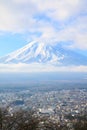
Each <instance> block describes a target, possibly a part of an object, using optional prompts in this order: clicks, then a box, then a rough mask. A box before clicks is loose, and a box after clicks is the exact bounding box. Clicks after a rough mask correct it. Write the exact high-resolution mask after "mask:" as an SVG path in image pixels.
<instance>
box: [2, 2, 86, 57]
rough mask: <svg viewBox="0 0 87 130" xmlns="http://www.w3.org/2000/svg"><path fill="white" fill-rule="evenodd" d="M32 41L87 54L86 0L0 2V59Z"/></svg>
mask: <svg viewBox="0 0 87 130" xmlns="http://www.w3.org/2000/svg"><path fill="white" fill-rule="evenodd" d="M32 40H39V41H44V40H45V41H48V42H50V41H57V42H58V43H60V42H64V44H65V43H68V44H67V45H66V46H68V48H70V49H75V50H77V51H80V52H81V53H83V54H85V55H87V0H0V56H2V55H5V54H7V53H10V52H11V51H13V50H16V49H18V48H20V47H22V46H24V45H25V44H27V43H28V42H29V41H32Z"/></svg>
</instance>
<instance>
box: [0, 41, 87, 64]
mask: <svg viewBox="0 0 87 130" xmlns="http://www.w3.org/2000/svg"><path fill="white" fill-rule="evenodd" d="M83 61H84V62H83ZM0 63H27V64H30V63H50V64H55V65H74V64H87V57H84V56H82V55H80V54H78V53H76V52H73V51H71V50H68V49H65V48H64V47H63V46H62V45H61V44H59V43H58V44H57V43H53V44H47V43H44V42H38V41H33V42H30V43H29V44H27V45H25V46H24V47H22V48H20V49H18V50H17V51H14V52H12V53H10V54H8V55H6V56H5V57H1V58H0Z"/></svg>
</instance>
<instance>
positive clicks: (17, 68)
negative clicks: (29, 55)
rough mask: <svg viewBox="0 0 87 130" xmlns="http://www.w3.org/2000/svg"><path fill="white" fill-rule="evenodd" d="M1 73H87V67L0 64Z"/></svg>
mask: <svg viewBox="0 0 87 130" xmlns="http://www.w3.org/2000/svg"><path fill="white" fill-rule="evenodd" d="M0 72H87V66H66V67H65V66H62V67H58V66H52V65H49V64H45V65H44V64H37V63H36V64H0Z"/></svg>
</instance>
